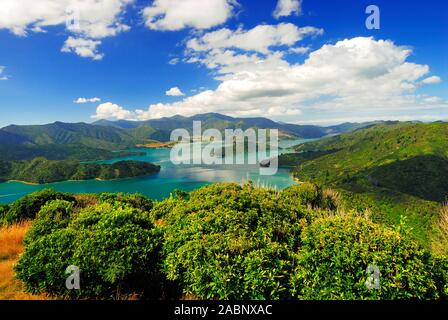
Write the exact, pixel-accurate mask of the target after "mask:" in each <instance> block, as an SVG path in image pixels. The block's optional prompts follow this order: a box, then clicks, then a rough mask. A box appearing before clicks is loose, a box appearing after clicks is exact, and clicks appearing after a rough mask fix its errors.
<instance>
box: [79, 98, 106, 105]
mask: <svg viewBox="0 0 448 320" xmlns="http://www.w3.org/2000/svg"><path fill="white" fill-rule="evenodd" d="M100 101H101V99H100V98H78V99H76V100H75V101H73V102H74V103H77V104H83V103H95V102H100Z"/></svg>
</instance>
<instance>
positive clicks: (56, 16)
mask: <svg viewBox="0 0 448 320" xmlns="http://www.w3.org/2000/svg"><path fill="white" fill-rule="evenodd" d="M133 1H134V0H1V1H0V29H8V30H10V31H11V32H13V33H14V34H16V35H18V36H26V35H27V34H28V32H30V31H31V32H45V30H46V27H50V26H66V22H67V21H70V19H71V18H72V17H75V16H76V17H79V19H78V21H79V24H77V27H73V26H71V27H70V28H68V30H67V31H69V32H71V33H73V34H74V35H75V37H76V38H78V39H89V40H90V41H92V40H95V39H101V38H105V37H110V36H115V35H117V34H118V33H120V32H123V31H127V30H129V26H127V25H126V24H124V23H122V19H121V16H122V13H123V12H124V10H125V8H126V7H127V6H128V5H129V4H130V3H132V2H133ZM74 13H75V14H74ZM70 38H72V37H70ZM70 38H69V39H70ZM67 41H69V40H67ZM67 51H73V52H75V53H77V54H79V55H80V56H81V57H89V58H94V59H96V60H99V58H100V56H101V57H102V55H101V54H98V53H96V45H95V50H93V51H92V49H91V47H87V48H86V46H82V47H81V48H80V49H78V50H76V49H73V50H71V49H69V47H68V48H67ZM92 52H95V53H92Z"/></svg>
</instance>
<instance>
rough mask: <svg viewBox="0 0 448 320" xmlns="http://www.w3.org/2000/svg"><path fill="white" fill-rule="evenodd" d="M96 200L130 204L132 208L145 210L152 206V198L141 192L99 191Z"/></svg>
mask: <svg viewBox="0 0 448 320" xmlns="http://www.w3.org/2000/svg"><path fill="white" fill-rule="evenodd" d="M98 200H99V201H100V202H107V203H111V204H115V203H120V204H124V205H130V206H131V207H133V208H136V209H140V210H142V211H147V212H149V211H151V209H152V207H153V202H152V200H150V199H148V198H147V197H145V196H144V195H142V194H124V193H101V194H99V195H98Z"/></svg>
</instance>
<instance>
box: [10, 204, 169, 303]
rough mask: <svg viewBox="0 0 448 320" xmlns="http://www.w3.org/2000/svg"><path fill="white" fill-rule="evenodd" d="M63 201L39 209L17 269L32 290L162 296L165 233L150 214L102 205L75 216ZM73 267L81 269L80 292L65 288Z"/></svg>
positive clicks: (90, 295)
mask: <svg viewBox="0 0 448 320" xmlns="http://www.w3.org/2000/svg"><path fill="white" fill-rule="evenodd" d="M61 205H63V203H62V202H57V201H54V202H50V203H49V204H47V205H46V206H44V207H43V208H42V210H41V211H40V212H39V214H38V216H37V220H36V222H35V224H34V225H33V227H32V229H31V231H30V234H29V236H28V237H27V241H26V251H25V254H24V255H23V256H22V257H21V259H20V261H19V263H18V264H17V266H16V267H15V269H16V272H17V277H18V278H19V279H21V280H23V281H24V283H25V284H26V287H27V290H28V291H29V292H32V293H36V294H38V293H41V292H46V293H48V294H50V295H56V296H59V297H71V298H76V297H82V298H103V299H109V298H122V297H126V296H127V295H130V294H134V293H139V294H144V295H148V296H150V297H152V298H156V297H157V296H154V295H159V296H160V295H161V292H162V291H161V286H162V284H163V280H162V279H161V276H160V274H159V269H158V261H159V259H158V251H159V247H160V244H161V241H160V232H159V230H158V229H156V228H154V224H153V223H152V222H151V219H149V217H148V214H147V213H145V212H143V211H141V210H139V209H136V208H132V207H129V206H121V205H111V204H109V203H100V204H97V205H95V206H92V207H87V208H84V209H81V210H79V212H76V214H75V213H74V212H72V207H71V206H68V207H67V210H66V211H65V212H64V209H63V208H62V207H63V206H61ZM52 209H53V210H52ZM70 215H73V217H72V219H69V217H70ZM50 221H54V222H53V223H51V225H48V224H46V222H50ZM70 265H74V266H77V267H78V268H79V269H80V270H82V286H81V290H73V291H70V290H68V289H67V288H66V287H65V279H66V278H67V275H66V274H65V270H66V268H67V267H68V266H70Z"/></svg>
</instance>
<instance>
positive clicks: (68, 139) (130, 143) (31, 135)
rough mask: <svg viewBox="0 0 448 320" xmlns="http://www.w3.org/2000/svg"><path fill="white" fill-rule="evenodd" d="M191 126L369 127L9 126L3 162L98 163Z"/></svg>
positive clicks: (304, 134)
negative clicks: (36, 160)
mask: <svg viewBox="0 0 448 320" xmlns="http://www.w3.org/2000/svg"><path fill="white" fill-rule="evenodd" d="M193 121H202V130H206V129H210V128H215V129H218V130H220V131H222V132H224V130H225V129H243V130H246V129H248V128H261V129H278V130H279V131H280V134H281V136H282V137H283V138H319V137H323V136H325V135H328V134H338V133H341V132H346V131H350V130H351V129H353V128H358V127H362V126H365V125H368V124H351V123H347V124H343V125H340V126H334V127H328V128H326V127H319V126H301V125H295V124H286V123H279V122H275V121H272V120H269V119H266V118H232V117H229V116H225V115H222V114H218V113H208V114H202V115H196V116H193V117H182V116H174V117H170V118H161V119H154V120H148V121H126V120H119V121H108V120H99V121H96V122H95V123H93V124H87V123H63V122H55V123H51V124H46V125H22V126H18V125H10V126H7V127H4V128H2V129H0V160H30V159H33V158H35V157H45V158H47V159H50V160H66V159H70V160H82V161H90V160H100V159H109V158H113V157H114V156H116V153H112V151H115V150H123V149H129V148H133V147H135V146H136V145H144V144H147V143H150V142H153V141H169V140H170V135H171V132H172V131H173V130H175V129H179V128H184V129H187V130H189V131H190V132H191V131H192V126H193Z"/></svg>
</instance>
